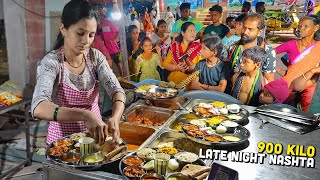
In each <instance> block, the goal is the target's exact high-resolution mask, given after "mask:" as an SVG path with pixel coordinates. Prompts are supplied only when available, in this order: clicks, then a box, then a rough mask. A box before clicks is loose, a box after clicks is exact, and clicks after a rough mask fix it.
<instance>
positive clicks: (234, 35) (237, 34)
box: [221, 14, 246, 60]
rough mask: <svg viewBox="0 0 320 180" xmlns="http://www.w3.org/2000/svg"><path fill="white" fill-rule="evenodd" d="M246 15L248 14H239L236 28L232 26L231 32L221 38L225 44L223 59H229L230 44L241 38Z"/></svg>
mask: <svg viewBox="0 0 320 180" xmlns="http://www.w3.org/2000/svg"><path fill="white" fill-rule="evenodd" d="M245 17H246V16H245V15H243V14H241V15H239V16H238V17H237V18H236V20H235V25H234V28H231V29H230V30H229V32H228V33H227V34H226V36H225V37H224V38H222V40H221V42H222V45H223V50H222V56H223V58H222V60H227V56H228V53H227V51H228V50H229V48H230V46H231V45H232V44H234V43H236V42H237V41H239V40H240V38H241V34H242V27H243V22H242V21H243V19H244V18H245Z"/></svg>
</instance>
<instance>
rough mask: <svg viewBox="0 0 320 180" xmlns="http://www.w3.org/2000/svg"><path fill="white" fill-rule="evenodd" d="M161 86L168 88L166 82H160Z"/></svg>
mask: <svg viewBox="0 0 320 180" xmlns="http://www.w3.org/2000/svg"><path fill="white" fill-rule="evenodd" d="M159 86H160V87H167V83H166V82H165V81H160V83H159Z"/></svg>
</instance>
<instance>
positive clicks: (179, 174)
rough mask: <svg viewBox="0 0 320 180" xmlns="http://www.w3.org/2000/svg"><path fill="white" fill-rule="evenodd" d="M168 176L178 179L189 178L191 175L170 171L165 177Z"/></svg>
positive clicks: (187, 179)
mask: <svg viewBox="0 0 320 180" xmlns="http://www.w3.org/2000/svg"><path fill="white" fill-rule="evenodd" d="M169 178H177V179H179V180H191V177H190V176H189V175H184V174H182V173H172V174H170V175H168V176H167V178H166V179H169Z"/></svg>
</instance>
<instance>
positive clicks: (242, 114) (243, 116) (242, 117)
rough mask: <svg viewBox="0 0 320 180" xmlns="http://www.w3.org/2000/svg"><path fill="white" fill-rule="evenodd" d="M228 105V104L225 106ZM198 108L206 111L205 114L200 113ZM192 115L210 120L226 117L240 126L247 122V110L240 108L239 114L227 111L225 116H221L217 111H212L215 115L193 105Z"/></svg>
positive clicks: (197, 105)
mask: <svg viewBox="0 0 320 180" xmlns="http://www.w3.org/2000/svg"><path fill="white" fill-rule="evenodd" d="M227 105H228V104H227ZM199 108H201V110H203V111H206V112H207V114H204V113H200V112H199ZM191 109H192V113H194V114H196V115H197V116H200V117H203V118H212V117H216V116H226V117H228V119H230V120H232V121H234V122H236V123H239V124H242V123H244V122H245V121H247V120H248V117H249V115H250V114H249V112H248V111H247V110H245V109H244V108H240V110H239V112H237V113H231V112H230V111H228V113H227V114H222V113H220V112H219V109H214V111H217V112H216V114H214V113H211V112H209V110H208V109H209V108H204V107H200V106H199V104H196V105H194V106H193V107H192V108H191Z"/></svg>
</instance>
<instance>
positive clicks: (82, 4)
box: [53, 0, 98, 50]
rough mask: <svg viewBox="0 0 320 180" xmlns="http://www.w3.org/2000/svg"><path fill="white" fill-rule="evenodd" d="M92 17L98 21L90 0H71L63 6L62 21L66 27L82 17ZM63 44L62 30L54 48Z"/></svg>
mask: <svg viewBox="0 0 320 180" xmlns="http://www.w3.org/2000/svg"><path fill="white" fill-rule="evenodd" d="M91 18H95V19H96V21H97V22H98V16H97V13H96V11H94V7H93V6H92V5H91V4H89V2H87V1H86V0H71V1H70V2H68V3H67V4H66V5H65V6H64V8H63V12H62V17H61V23H62V24H63V25H64V28H66V29H68V28H69V27H70V26H71V25H74V24H76V23H77V22H79V21H80V20H82V19H91ZM63 45H64V38H63V36H62V34H61V32H59V34H58V36H57V39H56V42H55V45H54V47H53V49H54V50H56V49H59V48H61V47H62V46H63Z"/></svg>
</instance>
